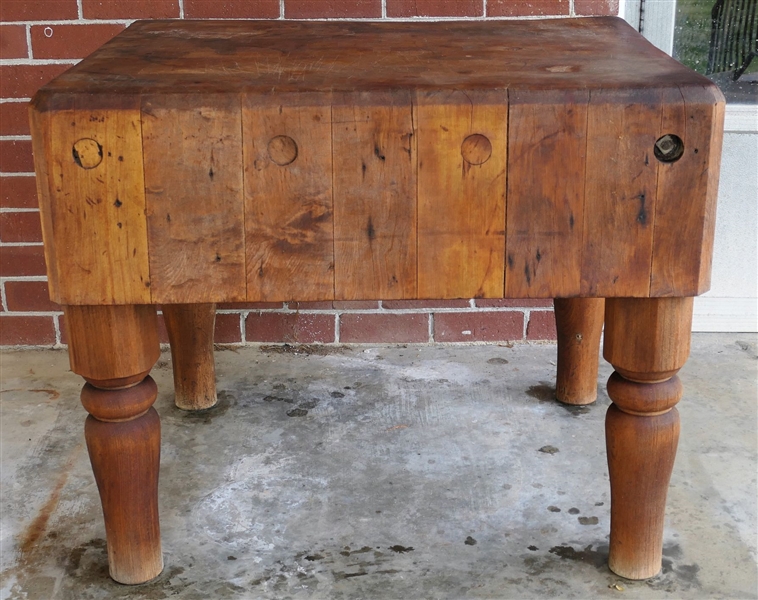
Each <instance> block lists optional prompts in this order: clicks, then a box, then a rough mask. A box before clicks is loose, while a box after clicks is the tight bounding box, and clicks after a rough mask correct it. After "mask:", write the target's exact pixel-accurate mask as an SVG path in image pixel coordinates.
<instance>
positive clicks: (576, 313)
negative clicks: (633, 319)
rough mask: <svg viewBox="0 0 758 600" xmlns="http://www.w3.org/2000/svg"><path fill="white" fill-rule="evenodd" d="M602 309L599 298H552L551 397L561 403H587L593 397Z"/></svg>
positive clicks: (595, 388) (601, 301) (595, 383)
mask: <svg viewBox="0 0 758 600" xmlns="http://www.w3.org/2000/svg"><path fill="white" fill-rule="evenodd" d="M604 308H605V300H603V299H602V298H556V299H555V326H556V330H557V333H558V360H557V363H558V365H557V367H556V377H555V397H556V398H557V399H558V400H559V401H561V402H563V403H564V404H575V405H580V404H591V403H592V402H594V401H595V399H596V398H597V373H598V366H599V358H600V336H601V334H602V332H603V318H604Z"/></svg>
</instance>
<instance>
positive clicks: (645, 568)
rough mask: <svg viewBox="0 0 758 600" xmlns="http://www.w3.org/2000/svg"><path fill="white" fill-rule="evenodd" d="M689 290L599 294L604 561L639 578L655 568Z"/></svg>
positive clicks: (686, 340)
mask: <svg viewBox="0 0 758 600" xmlns="http://www.w3.org/2000/svg"><path fill="white" fill-rule="evenodd" d="M691 325H692V298H617V299H610V298H609V299H608V300H607V301H606V310H605V340H604V344H603V355H604V356H605V359H606V360H607V361H608V362H610V363H611V364H612V365H613V367H614V368H615V369H616V371H615V372H614V373H613V374H612V375H611V377H610V379H609V380H608V395H609V396H610V398H611V400H613V404H612V405H611V407H610V408H609V409H608V414H607V416H606V444H607V450H608V470H609V474H610V479H611V542H610V556H609V558H608V566H609V567H610V569H611V570H612V571H613V572H614V573H616V574H618V575H621V576H622V577H626V578H628V579H646V578H648V577H652V576H653V575H655V574H657V573H658V572H659V571H660V569H661V557H662V545H663V516H664V511H665V505H666V493H667V491H668V484H669V479H670V478H671V471H672V469H673V466H674V457H675V455H676V447H677V442H678V440H679V413H678V412H677V410H676V408H674V405H675V404H676V403H677V402H678V401H679V399H680V398H681V397H682V384H681V382H680V381H679V378H678V377H677V376H676V373H677V371H678V370H679V369H680V368H681V367H682V366H683V365H684V363H685V362H686V360H687V357H688V356H689V351H690V337H691V335H690V330H691Z"/></svg>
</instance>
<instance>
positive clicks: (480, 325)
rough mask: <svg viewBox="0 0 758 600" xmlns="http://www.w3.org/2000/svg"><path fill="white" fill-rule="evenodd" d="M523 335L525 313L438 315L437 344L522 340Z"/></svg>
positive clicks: (435, 333)
mask: <svg viewBox="0 0 758 600" xmlns="http://www.w3.org/2000/svg"><path fill="white" fill-rule="evenodd" d="M466 331H468V332H469V333H464V332H466ZM523 332H524V313H522V312H520V311H513V312H510V311H508V312H506V311H500V312H465V313H434V341H436V342H502V341H508V340H520V339H522V338H523V335H524V334H523Z"/></svg>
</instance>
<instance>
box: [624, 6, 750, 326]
mask: <svg viewBox="0 0 758 600" xmlns="http://www.w3.org/2000/svg"><path fill="white" fill-rule="evenodd" d="M620 4H621V5H620V6H619V14H620V15H621V16H622V17H624V18H625V19H626V20H627V21H628V22H629V23H631V24H632V25H634V26H636V27H638V26H639V24H640V7H641V4H642V10H643V11H644V12H643V19H642V21H643V23H642V28H643V31H642V33H643V35H644V36H645V37H647V38H648V39H649V40H650V41H651V42H652V43H653V44H655V45H656V46H657V47H658V48H661V49H662V50H665V51H666V52H668V53H669V54H670V53H671V50H672V48H673V40H674V15H675V8H676V2H675V0H644V1H643V2H642V3H641V2H640V0H625V1H624V2H622V3H620ZM724 130H725V132H724V150H723V154H722V159H721V178H720V181H719V195H718V208H717V216H716V238H715V241H714V247H713V274H712V279H711V290H710V291H709V292H707V293H706V294H704V295H703V296H700V297H698V298H697V299H696V300H695V312H694V316H693V322H692V330H693V331H732V332H748V331H750V332H756V331H758V104H751V105H735V104H727V107H726V123H725V127H724Z"/></svg>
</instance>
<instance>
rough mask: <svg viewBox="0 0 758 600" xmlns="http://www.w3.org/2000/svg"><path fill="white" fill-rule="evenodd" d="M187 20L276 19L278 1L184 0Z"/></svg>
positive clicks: (277, 16)
mask: <svg viewBox="0 0 758 600" xmlns="http://www.w3.org/2000/svg"><path fill="white" fill-rule="evenodd" d="M184 16H185V18H187V19H278V18H279V0H255V1H253V2H250V0H226V1H225V2H222V1H220V0H184Z"/></svg>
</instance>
